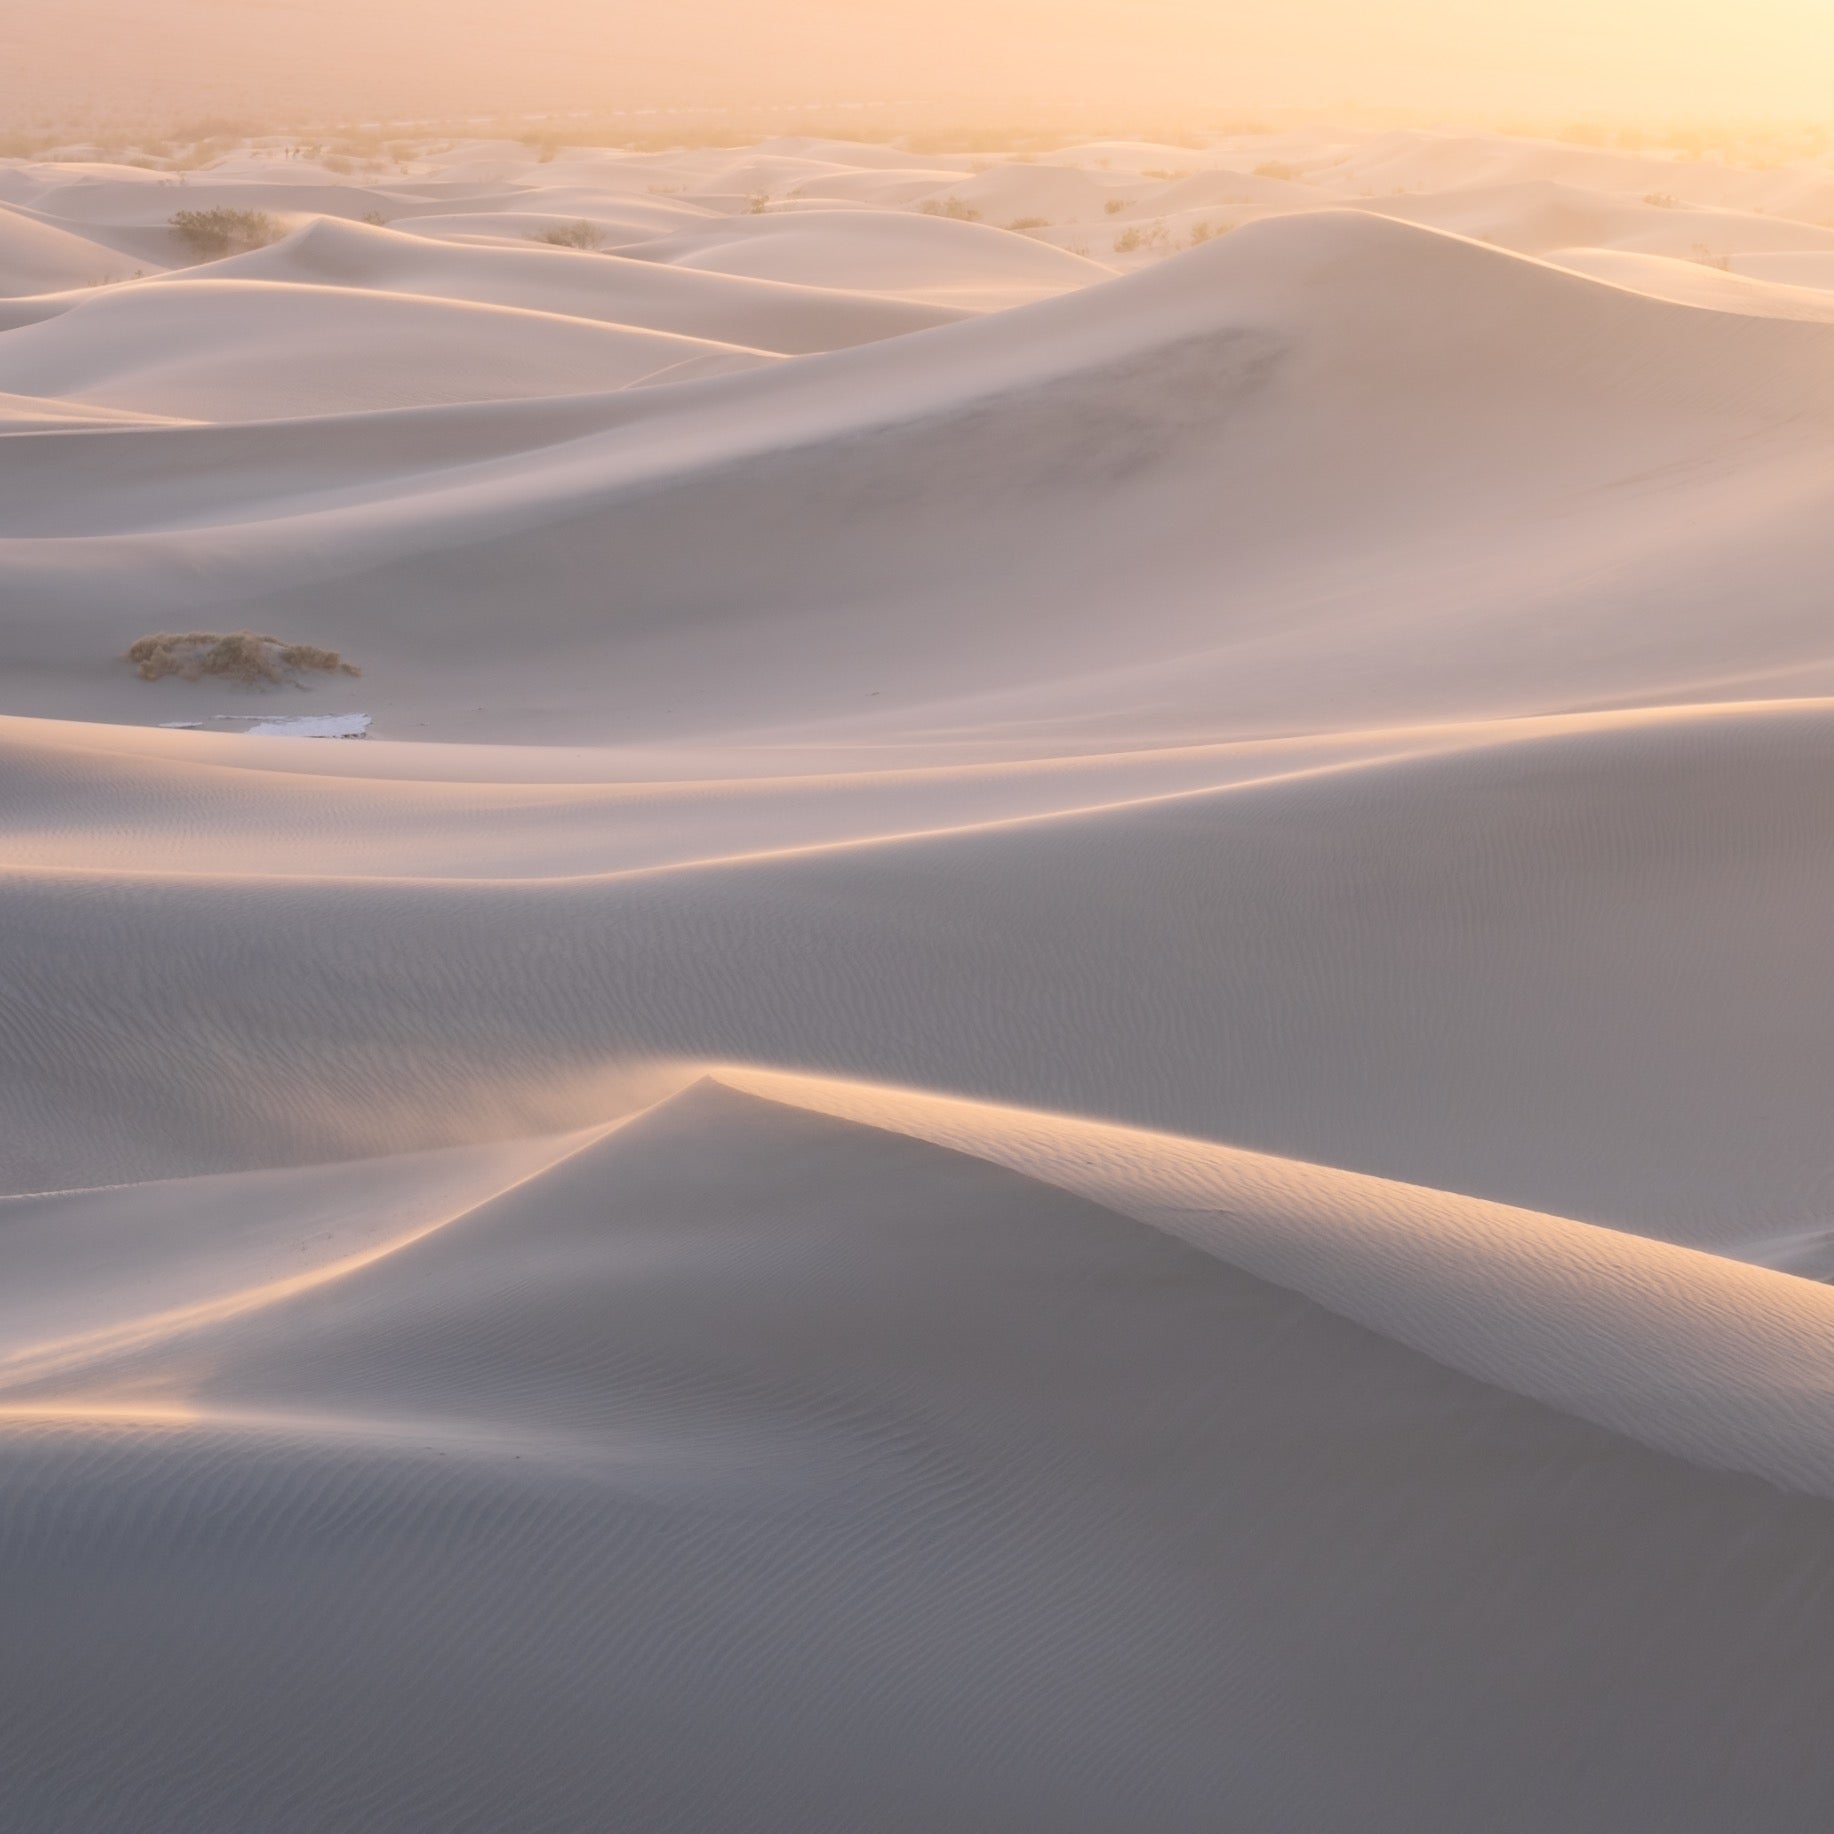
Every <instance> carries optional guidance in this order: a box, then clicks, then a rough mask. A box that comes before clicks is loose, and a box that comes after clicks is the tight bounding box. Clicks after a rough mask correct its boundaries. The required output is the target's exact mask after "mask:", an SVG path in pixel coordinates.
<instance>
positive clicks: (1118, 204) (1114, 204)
mask: <svg viewBox="0 0 1834 1834" xmlns="http://www.w3.org/2000/svg"><path fill="white" fill-rule="evenodd" d="M1102 208H1103V209H1104V210H1105V211H1106V212H1107V213H1108V214H1109V215H1110V216H1111V217H1118V216H1119V215H1120V214H1121V212H1122V211H1123V210H1125V209H1126V208H1127V200H1126V198H1124V197H1111V198H1109V199H1108V200H1107V201H1106V202H1105V203H1104V204H1103V205H1102Z"/></svg>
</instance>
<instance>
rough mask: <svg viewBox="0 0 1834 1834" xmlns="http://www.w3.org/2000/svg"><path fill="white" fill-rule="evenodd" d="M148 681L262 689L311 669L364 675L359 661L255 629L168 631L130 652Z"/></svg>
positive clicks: (144, 639)
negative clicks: (173, 679)
mask: <svg viewBox="0 0 1834 1834" xmlns="http://www.w3.org/2000/svg"><path fill="white" fill-rule="evenodd" d="M127 660H128V661H129V662H131V663H132V664H133V665H134V669H135V672H136V673H137V674H138V675H139V677H140V679H141V680H142V681H159V680H161V679H162V678H163V677H165V676H167V675H177V676H180V677H182V678H183V679H184V680H186V681H198V680H201V679H202V678H203V677H204V676H206V675H216V676H220V677H221V678H222V679H223V680H225V681H233V682H239V683H241V684H242V685H243V686H245V687H257V686H259V685H260V684H261V683H263V682H274V683H279V682H292V683H294V684H295V685H297V683H298V678H299V676H300V675H302V674H303V673H305V672H306V671H307V670H309V669H317V670H321V671H323V672H324V673H326V674H330V675H360V674H362V672H363V671H362V670H361V669H359V668H358V667H357V665H356V664H355V663H354V662H346V661H345V660H344V658H343V657H342V656H340V655H339V654H338V653H337V651H336V650H322V649H320V648H318V646H317V645H316V644H311V643H282V642H281V641H280V639H279V638H278V637H263V636H261V635H259V634H258V633H256V632H255V631H252V630H237V631H230V632H228V633H227V634H225V633H223V632H221V631H214V630H189V631H162V632H160V633H159V634H157V635H156V636H151V637H142V638H141V639H140V641H139V642H138V643H136V644H134V645H133V646H132V647H131V648H130V649H129V650H128V652H127Z"/></svg>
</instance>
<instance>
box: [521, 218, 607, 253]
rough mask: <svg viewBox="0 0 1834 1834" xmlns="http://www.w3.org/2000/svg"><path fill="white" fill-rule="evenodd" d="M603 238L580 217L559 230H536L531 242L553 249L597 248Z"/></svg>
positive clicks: (594, 227) (591, 225) (595, 228)
mask: <svg viewBox="0 0 1834 1834" xmlns="http://www.w3.org/2000/svg"><path fill="white" fill-rule="evenodd" d="M604 239H605V238H604V237H603V236H602V235H601V234H600V233H599V231H598V228H597V227H596V226H595V225H594V224H591V223H588V222H587V221H586V220H585V218H584V217H582V218H581V219H580V220H579V221H578V222H577V223H565V224H563V225H562V226H561V227H560V228H559V229H538V230H536V231H535V232H534V234H533V235H531V236H530V237H529V240H530V241H531V242H546V243H548V244H549V245H550V246H552V247H554V248H585V249H593V248H597V247H598V246H599V244H600V243H601V242H603V241H604Z"/></svg>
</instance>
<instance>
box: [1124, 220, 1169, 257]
mask: <svg viewBox="0 0 1834 1834" xmlns="http://www.w3.org/2000/svg"><path fill="white" fill-rule="evenodd" d="M1167 240H1168V236H1167V231H1166V227H1165V225H1164V224H1163V223H1154V224H1153V225H1152V226H1151V227H1150V228H1147V229H1142V228H1141V227H1140V225H1139V224H1138V223H1134V224H1130V225H1129V226H1128V227H1127V228H1126V229H1124V230H1122V231H1121V233H1120V234H1119V235H1118V236H1116V237H1115V239H1114V252H1115V253H1116V254H1117V255H1131V254H1134V253H1136V252H1137V251H1139V250H1140V249H1143V248H1164V247H1165V245H1166V242H1167Z"/></svg>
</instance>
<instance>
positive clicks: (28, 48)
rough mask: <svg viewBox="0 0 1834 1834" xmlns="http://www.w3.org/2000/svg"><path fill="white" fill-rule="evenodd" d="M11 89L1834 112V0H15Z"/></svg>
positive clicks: (334, 97)
mask: <svg viewBox="0 0 1834 1834" xmlns="http://www.w3.org/2000/svg"><path fill="white" fill-rule="evenodd" d="M0 68H4V69H5V70H6V71H7V72H8V79H9V80H8V82H7V83H6V84H5V85H4V86H3V88H0V106H4V107H5V108H6V109H7V110H8V111H9V112H10V113H11V115H12V116H13V117H14V118H15V119H17V118H18V116H19V113H20V111H21V110H22V109H23V108H25V107H27V106H28V104H29V103H30V101H31V99H32V98H33V97H34V96H35V95H36V96H40V97H43V98H46V99H47V100H53V101H55V102H57V103H58V104H60V105H61V104H62V103H63V102H65V101H66V100H68V99H72V98H74V99H76V100H78V101H83V102H87V103H89V104H93V105H98V106H117V107H123V108H131V107H133V106H134V105H135V104H136V103H139V104H141V105H147V104H161V105H163V104H164V103H166V102H168V101H173V102H178V103H181V104H189V103H192V102H195V103H196V104H197V105H199V106H212V107H224V108H233V107H251V108H261V107H265V106H269V105H275V106H284V105H286V104H288V103H289V102H293V103H304V104H307V105H310V106H348V107H350V108H353V109H361V110H373V111H380V112H384V113H388V112H411V111H413V110H415V109H419V108H429V109H436V108H461V107H464V108H475V109H502V110H528V109H535V108H541V107H556V108H576V107H618V106H626V105H630V104H633V103H655V102H675V103H697V102H717V103H734V102H740V103H743V102H755V103H771V102H783V101H790V102H806V103H833V102H838V101H843V100H865V101H871V102H889V103H897V102H907V101H908V102H936V101H961V102H968V103H972V104H974V105H977V106H982V107H985V108H988V109H990V110H994V109H997V107H998V105H999V104H1001V103H1002V102H1006V103H1013V104H1025V105H1032V104H1049V103H1051V102H1054V101H1074V102H1093V103H1098V104H1099V103H1102V102H1110V101H1111V102H1113V103H1115V104H1117V105H1122V106H1135V105H1142V104H1144V105H1153V106H1159V105H1167V106H1197V107H1205V106H1213V107H1226V108H1227V107H1244V108H1255V107H1280V106H1283V105H1299V106H1308V107H1317V106H1326V107H1328V106H1330V105H1332V104H1333V103H1336V102H1339V101H1342V100H1352V101H1355V102H1357V103H1359V104H1361V105H1363V106H1366V107H1383V106H1392V107H1399V108H1412V109H1421V110H1426V111H1431V110H1434V109H1445V110H1458V111H1461V112H1464V113H1470V112H1471V111H1475V110H1484V109H1491V110H1498V111H1510V110H1514V111H1527V112H1532V113H1535V114H1537V115H1541V116H1550V115H1552V116H1558V115H1560V114H1562V113H1568V114H1572V113H1592V114H1599V115H1603V116H1628V117H1638V118H1646V119H1664V118H1668V117H1675V116H1683V117H1690V118H1699V117H1707V118H1713V119H1722V120H1724V119H1749V118H1756V117H1762V116H1767V115H1775V116H1787V117H1796V118H1820V117H1822V116H1826V115H1834V90H1831V89H1830V84H1829V75H1830V72H1834V0H641V3H637V0H6V4H5V5H4V6H0Z"/></svg>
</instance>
